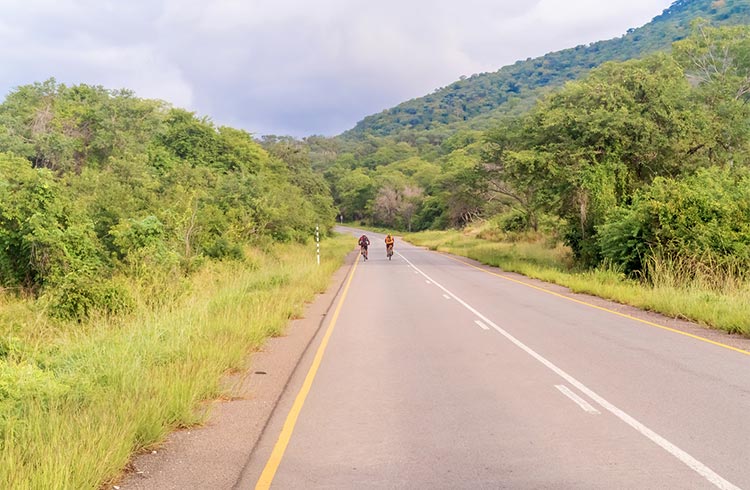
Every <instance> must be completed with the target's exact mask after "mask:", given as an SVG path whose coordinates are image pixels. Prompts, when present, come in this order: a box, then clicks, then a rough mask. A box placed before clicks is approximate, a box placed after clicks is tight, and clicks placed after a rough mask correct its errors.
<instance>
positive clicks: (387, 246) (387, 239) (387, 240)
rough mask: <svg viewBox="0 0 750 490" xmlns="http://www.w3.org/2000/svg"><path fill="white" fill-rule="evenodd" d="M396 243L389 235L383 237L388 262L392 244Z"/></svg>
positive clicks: (391, 252) (391, 253)
mask: <svg viewBox="0 0 750 490" xmlns="http://www.w3.org/2000/svg"><path fill="white" fill-rule="evenodd" d="M395 242H396V240H394V239H393V237H392V236H391V234H390V233H389V234H388V235H386V237H385V254H386V256H387V257H388V260H391V255H393V244H394V243H395Z"/></svg>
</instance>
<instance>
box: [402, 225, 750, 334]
mask: <svg viewBox="0 0 750 490" xmlns="http://www.w3.org/2000/svg"><path fill="white" fill-rule="evenodd" d="M405 238H406V239H407V240H408V241H410V242H411V243H414V244H416V245H421V246H426V247H428V248H430V249H432V250H439V251H442V252H448V253H452V254H455V255H461V256H464V257H468V258H471V259H474V260H477V261H479V262H482V263H484V264H488V265H492V266H496V267H500V268H502V269H504V270H507V271H511V272H518V273H520V274H524V275H526V276H528V277H533V278H535V279H541V280H543V281H547V282H551V283H554V284H559V285H561V286H566V287H568V288H570V289H571V290H572V291H574V292H577V293H587V294H592V295H595V296H600V297H602V298H606V299H611V300H614V301H617V302H620V303H624V304H628V305H632V306H636V307H638V308H643V309H647V310H651V311H655V312H659V313H662V314H665V315H668V316H671V317H675V318H684V319H689V320H692V321H695V322H698V323H701V324H703V325H706V326H709V327H712V328H717V329H721V330H726V331H727V332H730V333H740V334H743V335H745V336H750V283H748V282H746V281H745V282H737V281H716V280H711V281H695V280H694V281H690V282H682V281H675V280H672V279H673V277H672V276H673V271H671V270H670V267H661V268H659V267H657V268H655V270H656V271H657V274H658V275H657V277H656V278H655V280H654V281H653V283H654V284H644V283H643V282H640V281H636V280H633V279H629V278H627V277H625V275H624V274H622V273H619V272H617V271H614V270H610V269H606V268H599V269H595V270H590V271H575V270H573V269H571V264H572V259H571V255H570V251H569V250H568V249H566V248H565V247H563V246H561V245H558V246H556V247H554V248H552V247H550V246H549V245H548V244H546V243H544V242H543V241H536V242H500V241H493V240H486V239H483V238H480V237H479V236H477V235H476V234H474V233H464V232H461V231H429V232H422V233H413V234H409V235H407V236H406V237H405ZM717 282H720V283H721V284H722V286H721V287H709V286H707V284H716V283H717Z"/></svg>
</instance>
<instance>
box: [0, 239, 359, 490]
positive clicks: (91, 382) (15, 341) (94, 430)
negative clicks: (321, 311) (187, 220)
mask: <svg viewBox="0 0 750 490" xmlns="http://www.w3.org/2000/svg"><path fill="white" fill-rule="evenodd" d="M351 249H352V245H351V239H350V238H349V237H338V238H335V239H331V240H327V241H325V242H324V243H323V246H322V265H321V266H320V267H318V266H316V262H315V255H314V248H313V247H309V246H308V247H302V246H300V245H279V246H274V247H273V248H272V249H271V250H270V251H265V252H261V251H257V250H252V251H249V255H248V258H247V259H246V260H245V261H244V262H241V263H238V262H226V263H210V264H208V265H207V266H205V267H204V268H203V269H202V270H201V271H199V272H197V273H196V274H195V275H194V276H192V277H191V278H190V280H189V282H188V283H187V284H180V285H170V284H164V285H163V287H164V288H165V289H169V288H174V289H177V290H179V291H181V293H180V294H179V296H178V300H177V301H176V302H173V303H172V304H171V305H169V306H161V307H157V308H154V307H151V308H146V307H141V308H139V311H137V312H136V313H134V314H131V315H129V316H128V317H127V318H99V319H92V320H91V321H88V322H86V323H84V324H78V323H75V324H73V323H60V322H53V321H52V320H49V319H48V317H47V316H46V315H45V314H44V312H43V311H41V310H40V309H39V308H40V307H39V306H38V304H37V303H32V302H28V301H23V300H19V299H16V298H10V297H8V296H0V488H13V489H27V488H28V489H38V488H57V489H63V488H70V489H83V488H92V489H95V488H99V487H101V486H102V485H103V484H105V483H107V482H108V481H111V480H112V479H113V478H115V477H117V475H118V474H119V473H120V471H122V469H123V468H124V466H125V465H126V464H127V462H128V460H129V458H130V456H131V454H132V453H133V452H134V451H139V450H141V449H144V448H148V447H149V446H151V445H153V444H155V443H157V442H159V441H160V440H162V439H163V438H164V436H165V435H166V434H167V433H169V432H170V431H171V430H173V429H175V428H178V427H185V426H190V425H193V424H196V423H199V422H200V421H201V420H203V419H204V417H205V412H206V407H207V406H208V405H207V404H205V403H202V402H204V401H206V400H212V399H215V398H217V397H219V396H221V395H222V390H221V387H220V379H221V377H222V375H223V374H225V373H227V372H231V371H233V370H241V369H243V368H244V367H245V363H246V360H247V354H248V352H250V351H252V350H253V349H255V348H257V347H258V346H259V345H260V344H261V343H262V342H263V341H264V339H265V338H267V337H268V336H272V335H278V334H279V333H280V332H282V330H283V328H284V327H285V325H286V324H287V322H288V321H289V319H290V318H293V317H296V316H298V315H299V314H300V313H301V312H302V308H303V305H304V303H305V302H306V301H309V300H310V299H311V298H312V296H313V295H314V293H316V292H322V291H324V290H325V289H326V287H327V286H328V283H329V281H330V277H331V275H332V274H333V272H334V271H335V270H336V269H337V268H338V267H340V265H341V264H342V261H343V257H344V256H345V254H346V253H347V252H348V251H350V250H351ZM143 303H144V304H145V303H148V302H143Z"/></svg>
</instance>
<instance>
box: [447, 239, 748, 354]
mask: <svg viewBox="0 0 750 490" xmlns="http://www.w3.org/2000/svg"><path fill="white" fill-rule="evenodd" d="M438 253H440V254H441V255H443V256H444V257H447V258H449V259H451V260H454V261H456V262H459V263H461V264H464V265H468V266H469V267H472V268H474V269H477V270H480V271H482V272H484V273H486V274H490V275H493V276H497V277H500V278H502V279H505V280H506V281H511V282H515V283H516V284H521V285H523V286H526V287H529V288H532V289H536V290H537V291H542V292H544V293H547V294H551V295H552V296H557V297H558V298H563V299H566V300H568V301H572V302H574V303H578V304H581V305H585V306H589V307H591V308H595V309H597V310H601V311H606V312H607V313H612V314H613V315H617V316H620V317H623V318H627V319H629V320H633V321H636V322H639V323H644V324H646V325H649V326H652V327H656V328H661V329H662V330H667V331H669V332H673V333H678V334H680V335H684V336H686V337H691V338H693V339H696V340H700V341H702V342H707V343H709V344H713V345H716V346H719V347H723V348H725V349H729V350H733V351H735V352H739V353H740V354H745V355H747V356H750V351H746V350H742V349H738V348H737V347H732V346H731V345H727V344H722V343H721V342H716V341H714V340H711V339H707V338H705V337H701V336H699V335H693V334H691V333H687V332H683V331H682V330H677V329H674V328H670V327H667V326H665V325H659V324H658V323H654V322H650V321H648V320H643V319H641V318H636V317H634V316H631V315H628V314H627V313H620V312H619V311H615V310H610V309H609V308H604V307H602V306H597V305H594V304H591V303H587V302H585V301H581V300H579V299H575V298H571V297H569V296H565V295H564V294H560V293H556V292H554V291H550V290H549V289H544V288H540V287H539V286H534V285H533V284H528V283H525V282H523V281H519V280H517V279H513V278H511V277H508V276H504V275H502V274H498V273H496V272H492V271H489V270H487V269H484V268H482V267H477V266H476V265H474V264H470V263H468V262H465V261H463V260H461V259H457V258H455V257H453V256H451V255H449V254H447V253H444V252H438Z"/></svg>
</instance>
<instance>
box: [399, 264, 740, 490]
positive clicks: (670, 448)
mask: <svg viewBox="0 0 750 490" xmlns="http://www.w3.org/2000/svg"><path fill="white" fill-rule="evenodd" d="M396 253H397V254H399V255H400V256H401V258H402V259H404V260H405V261H406V262H407V263H408V264H411V265H412V266H413V267H414V269H416V270H417V271H419V273H420V274H422V276H424V277H425V278H426V279H428V280H430V281H432V282H433V284H435V285H436V286H437V287H439V288H440V289H442V290H443V291H444V292H445V293H446V294H449V295H450V296H451V297H452V298H453V299H455V300H456V301H458V302H459V303H461V305H463V306H464V308H466V309H467V310H469V311H470V312H472V313H474V314H475V315H476V316H478V317H479V318H481V319H482V320H483V321H484V322H485V323H487V324H488V325H489V326H491V327H492V328H494V329H495V330H497V331H498V332H499V333H500V334H501V335H502V336H503V337H505V338H506V339H508V340H510V341H511V342H513V343H514V344H515V345H516V346H517V347H518V348H520V349H521V350H523V351H524V352H526V353H527V354H528V355H530V356H531V357H533V358H534V359H536V360H537V361H539V362H540V363H542V364H544V365H545V366H546V367H547V368H548V369H550V370H551V371H552V372H554V373H555V374H557V375H558V376H560V377H561V378H562V379H564V380H565V381H567V382H568V383H570V384H571V385H573V386H574V387H575V388H577V389H578V391H580V392H582V393H583V394H585V395H586V396H588V397H589V398H591V399H592V400H594V401H595V402H596V403H598V404H599V405H601V406H602V408H604V409H605V410H607V411H608V412H610V413H611V414H612V415H614V416H615V417H617V418H619V419H620V420H622V421H623V422H625V423H626V424H628V425H629V426H630V427H632V428H633V429H635V430H637V431H638V432H640V433H641V434H642V435H643V436H645V437H647V438H648V439H650V440H651V441H652V442H654V443H655V444H657V445H658V446H660V447H661V448H662V449H664V450H665V451H667V452H668V453H669V454H671V455H672V456H674V457H675V458H677V459H679V460H680V461H682V462H683V463H684V464H685V465H687V466H688V467H689V468H690V469H692V470H693V471H695V472H696V473H698V474H699V475H701V476H702V477H703V478H705V479H706V480H708V481H710V482H711V483H713V484H714V485H715V486H716V487H717V488H720V489H722V490H740V488H739V487H737V486H735V485H733V484H732V483H730V482H728V481H727V480H725V479H724V478H722V477H721V476H719V475H718V474H717V473H716V472H714V471H713V470H712V469H711V468H709V467H708V466H706V465H704V464H703V463H701V462H700V461H698V460H697V459H695V458H694V457H693V456H691V455H690V454H688V453H687V452H685V451H683V450H682V449H680V448H679V447H677V446H675V445H674V444H672V443H671V442H669V441H668V440H666V439H665V438H663V437H662V436H660V435H659V434H657V433H656V432H654V431H653V430H651V429H649V428H648V427H646V426H645V425H643V424H642V423H640V422H639V421H637V420H636V419H634V418H633V417H631V416H630V415H628V414H627V413H625V412H623V411H622V410H620V409H619V408H617V407H616V406H614V405H612V404H611V403H609V402H608V401H607V400H605V399H604V398H602V397H601V396H599V395H598V394H597V393H595V392H594V391H593V390H591V389H590V388H588V387H587V386H586V385H584V384H583V383H581V382H580V381H578V380H577V379H575V378H574V377H573V376H571V375H570V374H568V373H566V372H565V371H563V370H562V369H560V368H559V367H557V366H556V365H554V364H553V363H552V362H550V361H548V360H547V359H545V358H544V357H542V356H541V355H540V354H537V353H536V351H534V350H533V349H531V348H530V347H528V346H527V345H526V344H524V343H523V342H521V341H520V340H518V339H517V338H515V337H514V336H512V335H511V334H509V333H508V332H506V331H505V330H503V329H502V328H500V327H498V326H497V325H495V323H493V322H492V320H490V319H489V318H487V317H486V316H484V315H482V314H481V313H479V312H478V311H477V310H476V309H474V308H473V307H472V306H470V305H469V304H468V303H466V302H465V301H464V300H462V299H461V298H459V297H458V296H456V295H455V294H453V293H452V292H450V291H448V290H447V289H446V288H445V287H444V286H442V285H441V284H439V283H437V282H435V281H434V280H433V279H432V278H431V277H430V276H428V275H427V274H425V273H424V272H423V271H422V270H420V269H419V268H418V267H417V266H415V265H414V264H412V263H411V262H410V261H409V259H407V258H406V257H404V256H403V255H401V254H400V253H399V252H396Z"/></svg>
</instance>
